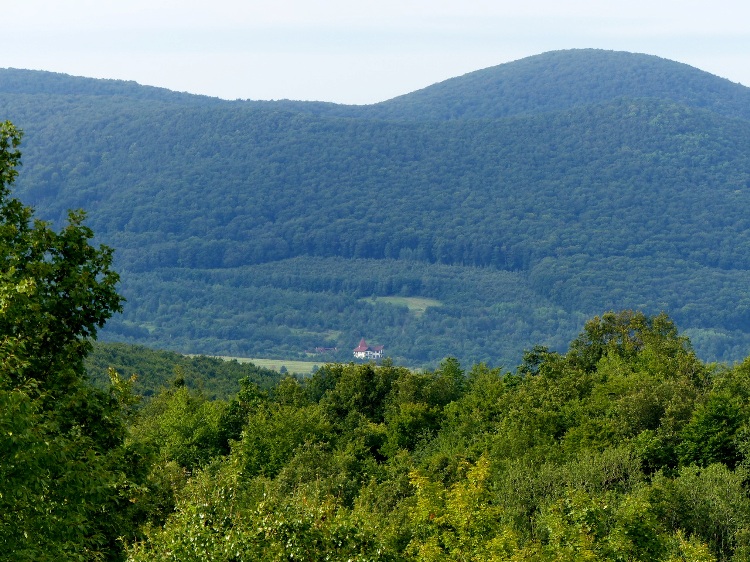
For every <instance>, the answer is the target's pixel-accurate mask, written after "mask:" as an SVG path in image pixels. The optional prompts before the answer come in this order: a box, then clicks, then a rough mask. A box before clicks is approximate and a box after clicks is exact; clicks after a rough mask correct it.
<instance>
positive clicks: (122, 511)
mask: <svg viewBox="0 0 750 562" xmlns="http://www.w3.org/2000/svg"><path fill="white" fill-rule="evenodd" d="M20 138H21V135H20V133H19V131H18V130H17V129H16V128H15V127H14V126H13V125H12V124H11V123H9V122H3V123H0V261H1V262H2V275H0V560H9V561H11V560H12V561H13V562H26V561H35V562H36V561H43V560H108V561H113V562H117V561H126V560H127V561H129V562H138V561H157V560H158V561H167V560H172V561H175V562H176V561H179V562H184V561H188V560H196V561H198V560H200V561H203V560H217V561H222V560H223V561H227V562H229V561H238V560H268V561H278V562H281V561H288V560H303V561H309V562H312V561H318V560H332V561H342V562H343V561H345V560H346V561H361V562H365V561H372V560H384V561H394V562H395V561H411V560H414V561H420V562H424V561H434V562H444V561H456V562H458V561H465V560H472V561H476V562H490V561H492V562H498V561H527V560H537V561H571V562H572V561H579V560H592V561H596V560H649V561H664V562H672V561H687V562H712V561H730V560H731V561H736V562H740V561H746V560H750V496H749V495H748V482H749V481H750V440H749V439H748V436H749V435H750V359H747V360H745V361H743V362H741V363H738V364H735V365H732V366H729V365H721V364H715V363H714V364H706V363H705V362H703V361H701V360H700V359H699V358H698V357H697V356H696V355H695V353H694V352H693V350H692V349H691V346H690V342H689V340H688V339H687V338H685V337H684V336H682V335H680V334H679V332H678V330H677V328H676V327H675V325H674V323H673V322H672V321H671V320H670V319H669V318H668V317H667V316H666V315H664V314H661V315H657V316H649V315H645V314H643V313H640V312H631V311H624V312H619V313H614V312H609V313H606V314H604V315H602V316H601V317H595V318H593V319H591V320H589V321H588V322H587V323H586V324H585V326H584V329H583V331H582V332H581V333H580V334H579V335H578V337H576V338H575V339H573V341H572V342H571V343H570V344H569V346H568V347H567V350H566V351H565V352H564V353H562V352H556V351H552V350H549V349H548V348H546V347H544V346H541V345H537V346H534V347H533V348H531V349H530V350H528V351H527V352H526V353H525V354H524V356H523V360H522V362H521V363H520V364H519V365H518V367H516V368H515V369H512V370H501V369H499V368H494V369H492V368H489V367H488V366H486V365H484V364H477V365H474V366H473V367H471V368H470V369H469V370H468V371H467V370H465V369H464V368H463V367H462V365H461V364H460V362H459V361H457V360H456V359H454V358H447V359H445V360H443V361H442V362H441V363H440V365H439V366H438V367H437V368H436V369H434V370H419V371H417V370H410V369H408V368H406V367H401V366H396V365H394V363H393V362H391V361H385V362H383V364H381V365H375V364H374V363H369V364H354V363H349V364H341V363H338V364H335V363H330V364H327V365H325V366H323V367H322V368H320V369H318V370H317V372H316V373H315V374H314V375H312V376H311V377H308V378H306V379H302V380H298V379H296V378H292V377H285V378H280V377H277V376H274V375H273V373H270V372H265V371H263V370H259V369H256V368H254V367H253V366H248V367H244V366H240V365H239V364H237V363H228V364H226V365H225V364H221V363H219V362H218V361H216V360H212V359H206V358H195V359H189V360H187V359H185V358H182V357H179V356H177V355H176V354H165V353H159V352H153V351H152V352H149V351H148V350H145V349H144V348H138V349H133V348H128V347H123V346H116V345H107V346H104V347H101V348H99V349H98V350H97V352H96V353H95V354H92V349H93V346H92V341H93V340H94V339H96V337H97V334H98V332H99V330H100V329H101V328H102V327H103V326H104V324H105V323H106V322H107V320H108V319H109V318H110V317H112V315H114V314H116V313H117V312H118V311H119V310H120V309H121V307H122V297H121V296H120V295H119V294H118V292H117V289H116V286H117V282H118V274H117V273H116V271H115V270H114V269H113V268H112V258H113V253H112V249H111V248H109V247H108V246H106V245H97V244H95V243H94V241H93V237H94V233H93V231H92V230H91V229H90V228H89V227H88V226H86V225H85V223H84V222H83V216H82V213H81V212H75V211H74V212H71V213H69V215H68V217H67V220H66V221H65V224H64V225H63V226H62V227H61V228H60V229H59V230H58V229H54V228H52V227H51V226H50V225H49V224H48V223H45V222H42V221H39V220H35V217H34V213H33V211H32V210H31V208H29V207H28V206H26V205H24V204H23V203H21V202H20V201H19V200H18V199H16V198H15V197H13V196H12V195H11V192H10V188H11V186H12V185H13V183H14V181H15V179H16V177H17V175H18V166H19V163H20V152H19V150H18V146H19V143H20ZM87 360H88V361H87ZM172 361H173V362H174V363H173V365H172V369H171V373H172V376H171V377H170V378H169V379H168V380H166V381H165V380H164V373H165V371H166V372H167V373H168V372H169V368H168V363H169V362H172ZM104 365H109V366H110V367H112V366H114V365H120V366H123V368H127V369H128V370H133V369H136V368H137V369H138V370H140V371H141V373H137V374H140V375H141V376H142V377H143V378H144V379H146V380H147V381H149V379H150V381H149V382H148V383H147V384H145V385H143V386H142V387H141V394H142V395H139V393H138V391H137V387H136V383H137V382H138V381H137V378H135V377H126V376H121V374H120V373H118V372H117V371H116V370H115V369H114V368H108V379H109V381H108V382H107V383H101V382H100V383H99V384H98V385H94V384H93V380H95V379H97V378H98V375H97V369H99V368H101V367H103V366H104ZM188 371H192V372H194V373H199V374H200V375H199V376H201V380H203V381H204V384H205V386H204V387H203V388H201V387H200V386H197V387H196V386H195V385H192V386H191V385H190V384H188V383H189V381H190V379H191V376H190V375H189V374H188ZM209 373H212V374H213V375H214V376H209ZM229 373H236V374H241V375H242V376H243V378H242V379H241V380H240V381H238V383H239V390H238V391H236V392H233V393H231V394H230V396H228V397H223V396H225V391H224V390H223V389H224V382H225V380H226V376H227V375H228V374H229ZM155 381H163V382H162V383H159V384H158V388H156V391H155V392H154V389H155V387H154V382H155ZM214 391H216V395H219V396H222V397H215V398H214V397H212V396H211V394H210V393H212V392H214Z"/></svg>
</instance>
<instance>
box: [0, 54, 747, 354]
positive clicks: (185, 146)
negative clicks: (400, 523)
mask: <svg viewBox="0 0 750 562" xmlns="http://www.w3.org/2000/svg"><path fill="white" fill-rule="evenodd" d="M0 118H2V119H9V120H11V121H13V122H14V123H15V124H16V125H17V126H19V127H20V128H21V129H23V130H24V131H25V138H24V145H23V146H22V149H23V152H24V166H23V168H22V170H21V175H20V177H19V181H18V188H19V189H18V195H19V196H20V197H21V198H22V199H23V200H24V202H27V203H30V204H33V205H34V206H35V207H36V209H37V215H38V216H40V217H43V218H46V219H49V220H52V221H60V220H61V219H62V218H63V217H64V215H65V212H66V210H67V209H68V208H78V207H83V208H85V209H86V210H87V211H88V213H89V219H88V222H87V224H89V225H90V226H91V227H92V228H93V229H94V231H95V232H96V233H97V235H98V237H99V239H100V240H101V241H102V242H105V243H107V244H109V245H111V246H113V247H114V248H115V249H116V256H117V257H116V259H117V268H118V270H119V271H120V272H121V275H122V290H123V293H124V294H125V296H126V297H127V298H128V303H127V304H126V308H125V312H124V314H123V315H122V317H121V318H118V319H115V320H114V321H112V322H111V323H110V324H109V325H108V328H107V329H106V330H105V333H104V334H103V336H104V337H106V338H109V339H114V340H121V341H129V342H137V343H143V344H147V345H152V346H159V347H165V348H170V349H176V350H179V351H183V352H193V353H196V352H200V353H209V354H230V355H246V356H286V357H291V356H304V355H305V354H304V352H305V350H314V349H315V348H316V347H328V348H332V347H337V348H339V349H340V350H341V351H339V353H338V355H336V354H334V355H332V356H329V355H325V356H319V359H320V360H321V362H322V361H325V360H328V359H331V358H333V359H346V360H348V359H349V357H350V354H351V349H352V348H353V347H355V346H356V345H357V342H358V341H359V340H360V338H361V337H365V338H366V339H367V340H368V342H372V343H375V344H383V345H385V346H386V353H387V354H389V355H392V356H394V357H395V358H397V359H398V360H400V361H403V362H406V363H408V364H412V365H418V364H434V363H435V362H437V361H439V360H440V359H442V358H443V357H445V356H446V355H453V356H456V357H458V358H459V359H460V360H461V361H462V362H475V361H487V362H489V363H491V364H494V365H497V364H505V365H506V366H513V365H515V364H516V363H517V362H518V361H519V360H520V357H521V353H522V351H523V349H527V348H530V347H531V346H533V345H536V344H544V345H548V346H550V347H552V348H555V349H560V348H562V347H563V346H565V345H566V343H567V342H568V341H570V340H571V339H572V337H573V336H574V335H575V334H577V333H578V332H579V331H580V327H581V326H582V324H583V321H584V319H585V318H587V317H589V316H591V315H593V314H598V313H601V312H604V311H606V310H609V309H621V308H637V309H640V310H644V311H645V312H649V313H655V312H659V311H665V312H667V313H669V314H670V315H671V316H672V317H673V318H674V319H675V321H676V322H677V324H678V326H679V327H680V328H681V329H683V330H685V331H686V333H687V334H688V335H690V336H691V338H692V340H693V343H694V345H695V347H696V350H697V351H698V353H699V355H701V356H702V357H703V358H705V359H708V360H714V359H720V360H728V361H732V360H736V359H740V358H742V357H745V356H746V355H747V349H748V348H750V276H749V275H748V270H750V228H749V227H750V221H749V220H748V218H747V217H746V215H747V213H746V209H748V208H750V89H749V88H746V87H744V86H740V85H737V84H733V83H731V82H729V81H727V80H724V79H720V78H717V77H715V76H712V75H710V74H707V73H705V72H702V71H700V70H697V69H694V68H691V67H688V66H686V65H683V64H679V63H675V62H672V61H667V60H664V59H660V58H657V57H653V56H647V55H636V54H631V53H618V52H608V51H598V50H574V51H558V52H553V53H546V54H542V55H538V56H535V57H529V58H527V59H523V60H520V61H517V62H514V63H510V64H505V65H500V66H497V67H493V68H489V69H485V70H481V71H477V72H474V73H470V74H467V75H465V76H462V77H458V78H454V79H451V80H448V81H445V82H443V83H440V84H436V85H434V86H430V87H428V88H425V89H423V90H420V91H418V92H414V93H411V94H407V95H404V96H400V97H398V98H394V99H393V100H388V101H385V102H382V103H379V104H374V105H371V106H341V105H336V104H326V103H317V102H293V101H279V102H255V101H233V102H230V101H222V100H217V99H213V98H206V97H201V96H191V95H189V94H178V93H175V92H169V91H166V90H161V89H158V88H147V87H143V86H138V85H136V84H134V83H129V82H116V81H101V80H92V79H85V78H72V77H68V76H64V75H59V74H52V73H43V72H35V71H21V70H0ZM414 299H431V300H430V301H428V302H431V303H433V306H430V307H428V308H427V309H426V310H424V311H423V312H422V311H421V310H419V309H416V308H412V309H410V308H408V306H409V305H414V303H415V302H417V301H415V300H414ZM438 304H439V306H438ZM316 357H317V356H316Z"/></svg>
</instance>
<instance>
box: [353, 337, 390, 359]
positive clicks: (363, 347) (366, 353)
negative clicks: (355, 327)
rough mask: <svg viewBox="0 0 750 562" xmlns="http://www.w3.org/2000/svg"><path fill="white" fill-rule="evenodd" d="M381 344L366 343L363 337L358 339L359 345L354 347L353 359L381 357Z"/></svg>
mask: <svg viewBox="0 0 750 562" xmlns="http://www.w3.org/2000/svg"><path fill="white" fill-rule="evenodd" d="M384 347H385V346H383V345H367V342H366V341H365V338H362V339H361V340H359V345H358V346H357V347H355V348H354V358H355V359H380V358H381V357H383V348H384Z"/></svg>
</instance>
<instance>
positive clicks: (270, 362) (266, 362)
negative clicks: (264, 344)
mask: <svg viewBox="0 0 750 562" xmlns="http://www.w3.org/2000/svg"><path fill="white" fill-rule="evenodd" d="M219 358H220V359H225V360H226V361H231V360H233V359H234V360H235V361H237V362H238V363H253V364H255V365H257V366H258V367H264V368H266V369H273V370H274V371H279V370H281V367H286V370H287V371H288V372H289V373H290V374H296V375H310V374H312V372H313V367H314V366H316V365H317V366H318V367H320V366H322V365H325V363H326V362H325V361H298V360H295V359H258V358H254V357H230V356H226V355H221V356H219Z"/></svg>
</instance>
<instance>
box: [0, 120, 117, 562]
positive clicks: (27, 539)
mask: <svg viewBox="0 0 750 562" xmlns="http://www.w3.org/2000/svg"><path fill="white" fill-rule="evenodd" d="M20 140H21V133H20V131H18V130H17V129H16V128H15V127H14V126H13V125H12V124H11V123H9V122H5V123H0V557H4V558H5V559H12V560H62V559H65V560H73V559H86V560H91V559H105V558H106V559H116V558H117V557H118V556H119V554H118V553H119V552H120V550H121V549H120V546H119V544H118V541H117V538H118V536H120V535H122V534H124V529H123V526H122V525H123V522H124V519H123V518H122V514H124V513H126V511H127V510H126V509H122V508H121V507H122V506H124V505H126V504H127V503H128V499H129V498H128V497H127V496H128V494H129V492H128V489H129V487H130V486H129V483H128V479H127V475H126V474H125V471H124V470H123V469H122V468H118V465H119V464H120V460H121V458H122V456H123V454H124V451H123V448H122V444H123V441H124V437H125V421H126V418H125V416H126V408H124V406H126V405H127V403H128V400H129V399H128V388H127V386H128V385H127V383H126V382H124V381H120V380H118V379H115V380H114V381H113V382H114V383H115V384H113V386H112V387H111V388H110V389H109V390H108V391H101V390H97V389H95V388H94V387H92V386H91V385H90V384H89V382H88V380H87V378H86V374H85V370H84V367H83V359H84V357H85V356H86V354H87V353H88V352H89V350H90V348H91V339H93V338H95V337H96V333H97V329H98V328H100V327H102V326H103V325H104V322H105V321H106V320H107V319H108V318H109V317H110V316H111V315H112V314H113V313H114V312H117V311H119V310H120V308H121V302H122V298H121V297H120V296H119V295H118V294H117V291H116V283H117V281H118V276H117V274H116V273H115V272H114V271H112V269H111V262H112V250H111V249H109V248H107V247H104V246H101V247H96V246H93V245H92V244H91V239H92V237H93V233H92V232H91V230H90V229H89V228H87V227H85V226H84V225H83V222H82V221H83V219H84V213H83V212H82V211H78V212H71V213H70V214H69V219H68V224H67V226H65V227H63V228H62V230H61V231H59V232H56V231H54V230H53V229H52V228H51V227H50V225H49V224H47V223H45V222H42V221H39V220H34V219H33V211H32V209H30V208H29V207H27V206H25V205H23V204H22V203H21V202H20V201H19V200H17V199H15V198H13V197H11V194H10V188H11V186H12V185H13V182H14V180H15V178H16V176H17V174H18V170H17V168H18V166H19V164H20V158H21V154H20V151H19V149H18V147H19V144H20Z"/></svg>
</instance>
